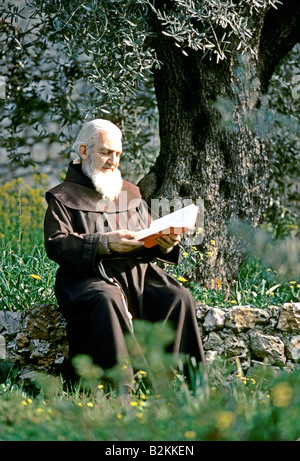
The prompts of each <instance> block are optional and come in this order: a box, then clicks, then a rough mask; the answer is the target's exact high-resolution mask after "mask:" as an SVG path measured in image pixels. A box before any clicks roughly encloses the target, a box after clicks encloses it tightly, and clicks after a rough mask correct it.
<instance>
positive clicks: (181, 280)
mask: <svg viewBox="0 0 300 461" xmlns="http://www.w3.org/2000/svg"><path fill="white" fill-rule="evenodd" d="M177 280H178V281H179V282H187V279H186V278H184V277H182V276H179V277H178V278H177Z"/></svg>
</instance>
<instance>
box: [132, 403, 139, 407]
mask: <svg viewBox="0 0 300 461" xmlns="http://www.w3.org/2000/svg"><path fill="white" fill-rule="evenodd" d="M130 405H131V406H132V407H137V406H138V403H137V402H130Z"/></svg>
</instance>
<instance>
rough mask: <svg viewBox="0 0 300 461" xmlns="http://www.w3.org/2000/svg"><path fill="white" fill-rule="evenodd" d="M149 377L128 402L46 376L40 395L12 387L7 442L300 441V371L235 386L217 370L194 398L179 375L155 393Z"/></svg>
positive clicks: (1, 404) (235, 378) (240, 380)
mask: <svg viewBox="0 0 300 461" xmlns="http://www.w3.org/2000/svg"><path fill="white" fill-rule="evenodd" d="M219 365H220V364H219ZM231 371H232V370H231ZM160 372H161V370H160ZM198 373H199V374H200V373H201V372H200V371H199V372H198ZM145 374H146V372H143V374H141V373H140V377H139V378H137V379H136V384H137V386H140V387H139V388H140V391H139V392H138V393H136V394H135V395H132V396H131V397H130V399H129V400H124V399H122V398H121V397H120V396H119V395H115V394H114V393H113V392H112V391H109V392H107V391H106V390H105V389H104V387H103V386H102V385H94V386H90V389H91V390H90V391H87V390H86V391H83V390H82V388H79V387H78V388H73V389H71V390H66V387H65V386H64V385H63V382H62V381H61V380H60V379H59V378H55V377H50V376H48V377H46V376H42V375H41V376H40V377H38V378H37V383H38V385H39V386H40V387H39V389H40V390H39V392H38V393H36V394H35V395H34V396H33V395H31V394H29V393H28V392H27V393H26V392H25V391H24V390H22V388H18V387H17V386H16V385H13V384H12V382H10V381H9V380H7V381H6V383H5V384H1V385H0V434H1V440H3V441H5V440H9V441H24V440H26V441H106V442H107V441H116V442H118V441H148V442H149V441H173V442H178V441H190V442H197V441H293V440H296V439H297V438H298V437H299V435H300V416H299V415H300V412H299V410H300V392H299V387H300V385H299V382H300V381H299V377H300V376H299V371H296V372H294V373H293V374H285V373H284V372H282V373H278V374H277V376H276V375H271V374H270V372H269V371H268V370H262V369H261V368H260V369H259V370H258V371H257V372H255V371H254V372H253V374H252V376H251V377H247V378H245V377H241V376H239V375H237V374H234V375H232V374H231V375H230V376H231V378H230V379H229V374H228V370H225V368H224V369H222V366H218V368H216V369H215V370H213V369H210V370H209V385H208V386H206V385H204V384H202V385H200V386H198V388H197V392H196V393H194V394H192V393H191V392H190V390H189V389H188V388H187V387H186V385H185V383H184V381H183V380H182V379H181V378H180V376H178V375H174V377H173V379H172V380H171V379H169V381H168V384H167V383H166V382H164V384H163V385H161V383H160V385H158V388H157V389H156V391H153V390H152V391H151V392H150V391H149V390H147V387H146V386H143V384H141V380H142V379H143V378H144V376H145Z"/></svg>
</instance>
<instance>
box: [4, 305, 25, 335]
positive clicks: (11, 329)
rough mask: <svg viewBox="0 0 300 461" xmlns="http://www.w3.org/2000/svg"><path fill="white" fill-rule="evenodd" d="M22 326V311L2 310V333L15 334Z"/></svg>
mask: <svg viewBox="0 0 300 461" xmlns="http://www.w3.org/2000/svg"><path fill="white" fill-rule="evenodd" d="M20 328H21V313H20V312H11V311H0V333H4V334H5V336H13V335H15V334H16V333H17V332H18V331H20Z"/></svg>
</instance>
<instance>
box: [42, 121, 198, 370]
mask: <svg viewBox="0 0 300 461" xmlns="http://www.w3.org/2000/svg"><path fill="white" fill-rule="evenodd" d="M73 150H74V152H76V153H77V155H78V159H76V160H74V161H72V162H71V163H70V164H69V168H68V171H67V174H66V178H65V180H64V181H63V182H62V183H61V184H59V185H58V186H56V187H54V188H52V189H51V190H49V191H48V192H47V193H46V199H47V202H48V209H47V212H46V216H45V246H46V251H47V254H48V256H49V258H50V259H52V260H54V261H56V262H57V263H58V265H59V268H58V271H57V275H56V283H55V293H56V298H57V301H58V304H59V307H60V309H61V312H62V314H63V315H64V317H65V318H66V320H67V334H68V341H69V348H70V358H72V357H74V356H75V355H77V354H87V355H89V356H91V357H92V359H93V361H94V362H95V363H96V364H98V365H99V366H100V367H101V368H102V369H104V370H105V369H108V368H111V367H113V366H114V365H115V364H116V363H118V361H119V360H120V357H126V356H128V352H127V349H126V343H125V339H124V335H125V333H128V332H129V333H130V332H131V333H132V318H134V319H144V320H147V321H149V322H155V321H159V320H160V321H162V320H163V321H167V322H168V323H169V324H170V325H171V326H172V327H173V328H174V330H175V340H174V343H173V344H172V345H171V349H172V350H173V351H174V353H175V354H183V355H184V356H189V357H194V360H195V361H196V362H197V363H200V362H204V354H203V348H202V344H201V338H200V334H199V329H198V325H197V321H196V317H195V301H194V299H193V297H192V295H191V293H190V292H189V290H188V289H186V288H184V287H183V286H181V285H180V284H179V283H178V282H177V281H176V280H174V279H173V278H172V277H171V276H169V275H168V274H167V273H166V272H165V271H163V270H162V269H161V268H159V267H158V266H157V265H155V264H154V263H153V261H154V260H155V259H160V260H162V261H166V262H169V263H174V264H176V263H178V258H179V245H178V243H179V240H180V237H179V236H178V235H163V236H162V237H160V238H158V239H157V245H155V246H153V247H152V248H145V247H144V243H143V242H142V241H138V240H136V239H135V232H136V231H137V230H140V229H143V228H147V227H148V226H149V222H150V220H151V211H150V210H149V209H148V207H147V205H146V203H145V202H144V201H143V200H142V197H141V194H140V191H139V188H138V187H137V186H135V185H133V184H131V183H129V182H127V181H125V180H123V179H122V177H121V173H120V170H119V169H118V165H119V161H120V156H121V154H122V134H121V132H120V130H119V129H118V128H117V127H116V126H115V125H114V124H112V123H111V122H108V121H106V120H101V119H96V120H94V121H91V122H88V123H85V124H84V125H83V127H82V129H81V131H80V132H79V134H78V136H77V139H76V141H75V144H74V146H73Z"/></svg>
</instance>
